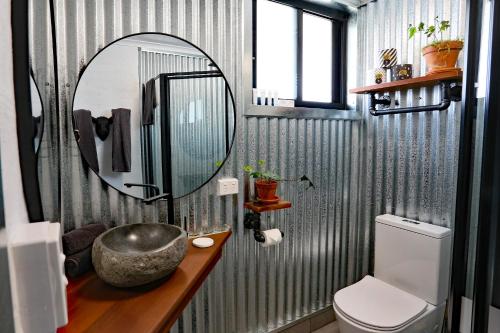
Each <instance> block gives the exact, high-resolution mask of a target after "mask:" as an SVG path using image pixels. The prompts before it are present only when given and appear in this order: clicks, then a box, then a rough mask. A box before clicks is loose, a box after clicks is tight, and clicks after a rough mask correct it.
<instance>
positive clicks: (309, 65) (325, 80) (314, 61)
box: [302, 13, 332, 103]
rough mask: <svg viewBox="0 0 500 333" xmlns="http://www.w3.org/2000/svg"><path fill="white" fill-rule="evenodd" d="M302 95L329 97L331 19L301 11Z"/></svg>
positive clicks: (316, 99) (323, 99)
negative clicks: (302, 14) (302, 13)
mask: <svg viewBox="0 0 500 333" xmlns="http://www.w3.org/2000/svg"><path fill="white" fill-rule="evenodd" d="M302 43H303V47H302V50H303V51H302V52H303V56H302V61H303V62H302V82H303V84H302V99H303V100H304V101H312V102H325V103H330V102H331V101H332V21H330V20H328V19H325V18H322V17H320V16H316V15H311V14H306V13H304V16H303V42H302Z"/></svg>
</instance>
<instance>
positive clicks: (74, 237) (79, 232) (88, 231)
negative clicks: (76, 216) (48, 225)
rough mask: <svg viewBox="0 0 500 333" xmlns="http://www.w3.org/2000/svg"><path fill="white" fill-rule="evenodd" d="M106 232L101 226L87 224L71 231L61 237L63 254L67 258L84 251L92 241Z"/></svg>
mask: <svg viewBox="0 0 500 333" xmlns="http://www.w3.org/2000/svg"><path fill="white" fill-rule="evenodd" d="M104 231H106V227H105V226H104V225H103V224H87V225H86V226H83V227H81V228H79V229H75V230H72V231H70V232H68V233H66V234H64V235H63V236H62V244H63V252H64V254H65V255H67V256H71V255H73V254H75V253H78V252H80V251H83V250H85V249H86V248H88V247H89V246H90V247H91V246H92V243H94V239H96V238H97V236H99V235H100V234H102V233H103V232H104Z"/></svg>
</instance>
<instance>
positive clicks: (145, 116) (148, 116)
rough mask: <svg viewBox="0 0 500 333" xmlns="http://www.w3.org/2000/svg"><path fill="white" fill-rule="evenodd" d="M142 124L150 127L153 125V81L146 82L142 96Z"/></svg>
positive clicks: (154, 91)
mask: <svg viewBox="0 0 500 333" xmlns="http://www.w3.org/2000/svg"><path fill="white" fill-rule="evenodd" d="M142 96H143V98H142V124H143V125H152V124H153V123H154V109H155V107H156V105H157V104H156V89H155V80H154V79H151V80H149V81H148V82H146V85H145V87H144V89H143V94H142Z"/></svg>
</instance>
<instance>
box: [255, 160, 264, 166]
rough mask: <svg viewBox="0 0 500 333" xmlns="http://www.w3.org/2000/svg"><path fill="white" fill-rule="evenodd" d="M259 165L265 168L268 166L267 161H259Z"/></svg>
mask: <svg viewBox="0 0 500 333" xmlns="http://www.w3.org/2000/svg"><path fill="white" fill-rule="evenodd" d="M257 164H258V165H259V166H264V165H265V164H266V161H264V160H258V161H257Z"/></svg>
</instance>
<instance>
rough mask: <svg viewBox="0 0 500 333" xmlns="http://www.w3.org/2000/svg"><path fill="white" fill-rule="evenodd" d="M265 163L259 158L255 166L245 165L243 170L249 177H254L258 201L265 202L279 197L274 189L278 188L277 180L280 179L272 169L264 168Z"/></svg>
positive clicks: (274, 200) (277, 199)
mask: <svg viewBox="0 0 500 333" xmlns="http://www.w3.org/2000/svg"><path fill="white" fill-rule="evenodd" d="M265 164H266V162H265V161H264V160H259V161H258V162H257V166H258V167H257V168H254V167H252V166H251V165H246V166H245V167H244V168H243V170H244V171H245V172H246V173H248V175H249V176H250V177H252V178H255V193H256V197H257V200H258V201H261V202H265V203H266V202H267V203H272V202H278V201H279V197H278V196H277V195H276V189H277V188H278V182H279V181H281V177H280V176H278V175H277V174H275V173H274V172H272V171H269V170H265V169H264V166H265Z"/></svg>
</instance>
